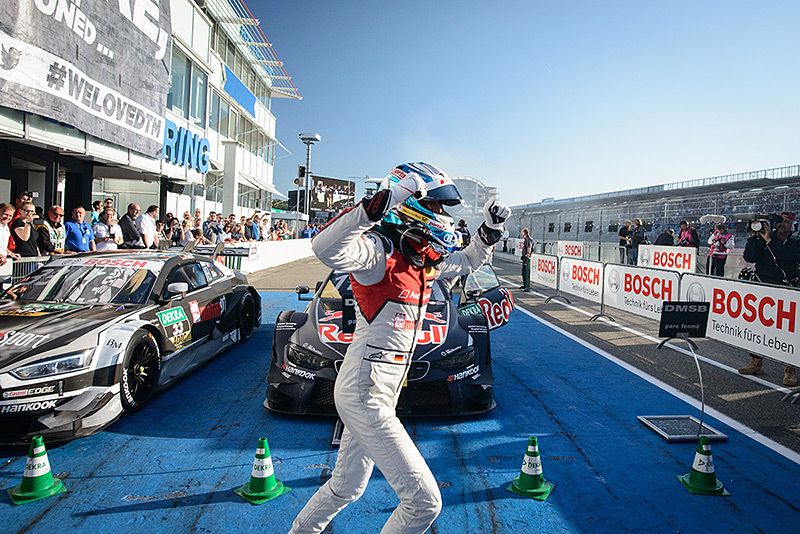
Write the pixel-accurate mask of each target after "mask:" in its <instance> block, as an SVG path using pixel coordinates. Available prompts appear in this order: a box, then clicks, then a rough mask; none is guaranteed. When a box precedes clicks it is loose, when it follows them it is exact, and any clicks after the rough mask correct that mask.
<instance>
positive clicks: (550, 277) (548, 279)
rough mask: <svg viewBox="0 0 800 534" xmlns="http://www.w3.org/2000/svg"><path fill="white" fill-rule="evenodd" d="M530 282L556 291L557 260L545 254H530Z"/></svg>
mask: <svg viewBox="0 0 800 534" xmlns="http://www.w3.org/2000/svg"><path fill="white" fill-rule="evenodd" d="M531 282H533V283H534V284H539V285H543V286H545V287H549V288H551V289H556V288H557V286H558V258H557V257H556V256H548V255H545V254H531Z"/></svg>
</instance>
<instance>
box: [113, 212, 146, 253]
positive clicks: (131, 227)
mask: <svg viewBox="0 0 800 534" xmlns="http://www.w3.org/2000/svg"><path fill="white" fill-rule="evenodd" d="M140 211H141V210H140V208H139V205H138V204H128V212H127V213H126V214H125V215H123V216H122V217H121V218H120V220H119V227H120V228H121V229H122V245H121V246H120V248H144V241H142V236H141V234H140V233H139V230H138V229H137V228H136V217H137V216H138V215H139V212H140Z"/></svg>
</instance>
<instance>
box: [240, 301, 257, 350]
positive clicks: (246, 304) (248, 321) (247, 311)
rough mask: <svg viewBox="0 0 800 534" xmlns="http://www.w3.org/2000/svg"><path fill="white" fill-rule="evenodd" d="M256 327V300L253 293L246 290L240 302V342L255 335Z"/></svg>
mask: <svg viewBox="0 0 800 534" xmlns="http://www.w3.org/2000/svg"><path fill="white" fill-rule="evenodd" d="M255 328H256V302H255V300H253V295H251V294H250V292H249V291H248V292H246V293H245V294H244V296H243V297H242V301H241V302H240V303H239V343H244V342H245V341H247V340H248V338H250V336H252V335H253V330H255Z"/></svg>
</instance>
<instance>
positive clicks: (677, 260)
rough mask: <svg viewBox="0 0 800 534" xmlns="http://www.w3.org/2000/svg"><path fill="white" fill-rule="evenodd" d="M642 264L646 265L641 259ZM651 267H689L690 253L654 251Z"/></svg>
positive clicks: (690, 261)
mask: <svg viewBox="0 0 800 534" xmlns="http://www.w3.org/2000/svg"><path fill="white" fill-rule="evenodd" d="M642 264H643V265H647V264H645V263H644V260H642ZM653 267H666V268H668V269H691V268H692V255H691V254H690V253H688V252H656V253H655V254H653Z"/></svg>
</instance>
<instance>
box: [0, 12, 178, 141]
mask: <svg viewBox="0 0 800 534" xmlns="http://www.w3.org/2000/svg"><path fill="white" fill-rule="evenodd" d="M171 29H172V26H171V20H170V2H168V1H166V0H160V1H159V0H137V1H136V2H129V1H119V2H117V1H112V2H108V1H105V2H102V1H91V2H87V1H83V2H81V1H80V0H3V1H2V2H0V51H1V52H2V54H0V106H6V107H9V108H12V109H17V110H21V111H25V112H28V113H35V114H38V115H41V116H43V117H47V118H49V119H53V120H56V121H59V122H63V123H66V124H68V125H70V126H74V127H75V128H78V129H79V130H81V131H84V132H86V133H89V134H91V135H93V136H95V137H99V138H101V139H105V140H112V141H113V142H115V143H117V144H119V145H122V146H124V147H127V148H130V149H132V150H135V151H137V152H140V153H142V154H145V155H148V156H151V157H158V156H159V155H160V153H161V147H162V139H163V133H164V119H163V117H164V111H165V104H166V95H167V91H168V89H169V77H170V67H171V44H172V37H171Z"/></svg>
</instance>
